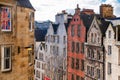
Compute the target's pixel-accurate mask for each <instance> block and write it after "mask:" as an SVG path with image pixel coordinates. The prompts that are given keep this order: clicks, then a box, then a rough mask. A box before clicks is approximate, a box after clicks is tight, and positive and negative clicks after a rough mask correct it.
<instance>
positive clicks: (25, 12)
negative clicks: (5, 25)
mask: <svg viewBox="0 0 120 80" xmlns="http://www.w3.org/2000/svg"><path fill="white" fill-rule="evenodd" d="M0 6H10V7H11V9H12V11H11V12H12V18H11V19H12V31H11V32H2V31H1V30H0V80H29V78H33V74H34V66H33V62H32V64H31V65H29V63H28V50H27V49H25V47H28V46H30V45H31V44H34V28H33V30H32V31H30V30H29V20H30V16H29V13H30V12H34V10H31V9H29V8H24V7H20V6H16V2H15V0H0ZM0 15H1V14H0ZM32 21H33V22H34V18H33V20H32ZM0 24H1V23H0ZM2 45H11V46H12V56H11V57H12V60H11V63H12V69H11V70H10V71H9V72H2V71H1V66H2V65H1V55H2V52H1V46H2ZM18 46H20V53H18ZM33 56H34V54H33V55H32V60H33V61H34V59H33V58H34V57H33Z"/></svg>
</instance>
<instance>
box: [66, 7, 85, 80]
mask: <svg viewBox="0 0 120 80" xmlns="http://www.w3.org/2000/svg"><path fill="white" fill-rule="evenodd" d="M75 10H76V11H75V14H74V16H73V18H72V20H71V22H70V24H69V27H68V44H67V45H68V51H67V78H68V79H67V80H78V78H77V77H78V76H79V78H80V79H81V80H84V77H85V74H84V70H81V68H82V67H83V68H84V64H82V62H81V61H84V59H85V54H84V51H83V52H82V49H84V47H83V46H82V44H84V42H85V35H86V28H85V26H84V24H83V21H82V19H81V18H80V8H79V7H78V6H77V8H76V9H75ZM78 26H80V30H79V34H80V35H79V36H78ZM73 27H74V29H73V30H72V28H73ZM72 32H74V36H72V35H71V34H72ZM72 42H74V43H75V44H74V46H73V45H72ZM76 43H79V44H80V45H79V52H76V49H77V46H76ZM73 47H74V52H73V51H72V48H73ZM72 58H74V62H72ZM76 59H78V60H79V61H78V62H79V64H77V60H76ZM72 63H74V65H73V66H74V68H72V67H71V65H72ZM76 64H77V65H76ZM78 65H79V69H76V66H78Z"/></svg>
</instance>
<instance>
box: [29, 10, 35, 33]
mask: <svg viewBox="0 0 120 80" xmlns="http://www.w3.org/2000/svg"><path fill="white" fill-rule="evenodd" d="M33 19H34V12H29V31H31V32H32V31H33V27H34V22H33Z"/></svg>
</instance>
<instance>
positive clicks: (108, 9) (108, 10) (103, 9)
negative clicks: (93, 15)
mask: <svg viewBox="0 0 120 80" xmlns="http://www.w3.org/2000/svg"><path fill="white" fill-rule="evenodd" d="M113 12H114V11H113V7H112V5H110V4H102V5H101V6H100V15H101V16H102V17H104V18H115V16H114V14H113Z"/></svg>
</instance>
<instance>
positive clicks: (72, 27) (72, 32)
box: [71, 25, 75, 37]
mask: <svg viewBox="0 0 120 80" xmlns="http://www.w3.org/2000/svg"><path fill="white" fill-rule="evenodd" d="M74 29H75V28H74V25H71V36H72V37H73V36H74V35H75V32H74Z"/></svg>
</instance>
